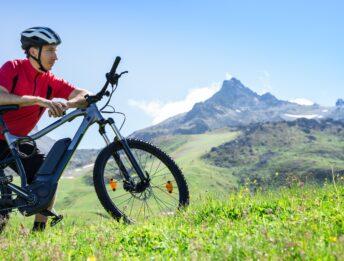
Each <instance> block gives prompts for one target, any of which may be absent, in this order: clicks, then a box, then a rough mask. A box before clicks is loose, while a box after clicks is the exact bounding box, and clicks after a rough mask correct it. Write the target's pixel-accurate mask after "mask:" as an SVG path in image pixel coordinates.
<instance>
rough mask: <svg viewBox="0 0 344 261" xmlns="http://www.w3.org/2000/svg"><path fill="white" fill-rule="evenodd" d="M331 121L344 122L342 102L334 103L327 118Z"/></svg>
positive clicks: (340, 100)
mask: <svg viewBox="0 0 344 261" xmlns="http://www.w3.org/2000/svg"><path fill="white" fill-rule="evenodd" d="M329 117H330V118H332V119H335V120H338V121H343V122H344V100H343V99H338V100H337V102H336V107H335V108H334V110H332V111H331V114H330V116H329Z"/></svg>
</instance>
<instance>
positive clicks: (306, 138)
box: [202, 119, 344, 186]
mask: <svg viewBox="0 0 344 261" xmlns="http://www.w3.org/2000/svg"><path fill="white" fill-rule="evenodd" d="M343 141H344V123H343V122H339V121H334V120H332V119H326V120H320V121H318V120H308V119H297V120H295V121H290V122H287V121H281V122H268V123H256V124H251V125H249V126H246V127H243V128H241V134H240V136H239V137H237V138H236V139H234V140H232V141H229V142H226V143H224V144H222V145H220V146H217V147H213V148H212V149H211V150H210V151H209V152H208V153H206V154H205V155H203V157H202V158H203V159H204V160H205V161H206V162H208V163H210V164H212V165H214V166H217V167H222V168H227V169H228V170H232V171H233V175H234V176H235V177H236V178H237V180H239V182H240V183H241V184H245V182H247V180H250V181H253V180H256V183H261V184H260V185H262V186H267V185H279V184H286V183H288V182H290V181H291V180H292V179H294V180H295V179H296V180H300V181H302V182H306V181H315V182H324V181H325V180H326V179H327V180H332V167H333V168H334V172H335V173H334V174H335V175H341V176H342V177H344V162H343V159H344V151H343Z"/></svg>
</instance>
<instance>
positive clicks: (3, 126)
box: [0, 113, 9, 144]
mask: <svg viewBox="0 0 344 261" xmlns="http://www.w3.org/2000/svg"><path fill="white" fill-rule="evenodd" d="M0 128H1V129H0V133H1V134H2V135H3V136H4V137H5V140H6V142H7V144H9V141H8V139H7V137H6V136H7V135H6V133H8V128H7V125H6V123H5V121H4V119H3V118H2V113H0Z"/></svg>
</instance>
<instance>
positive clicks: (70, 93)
mask: <svg viewBox="0 0 344 261" xmlns="http://www.w3.org/2000/svg"><path fill="white" fill-rule="evenodd" d="M60 43H61V39H60V37H59V35H58V34H57V33H56V32H54V31H53V30H51V29H50V28H47V27H32V28H29V29H27V30H25V31H23V32H22V33H21V46H22V48H23V50H24V51H25V54H26V57H27V59H24V60H13V61H8V62H6V63H5V64H4V65H3V66H2V67H1V68H0V105H8V104H17V105H19V106H20V108H19V109H18V110H16V111H10V112H7V113H6V114H5V115H4V116H3V118H4V121H5V123H6V125H7V127H8V129H9V131H10V133H12V134H14V135H18V136H25V135H28V133H29V132H30V131H31V130H32V129H33V128H34V127H35V126H36V124H37V122H38V121H39V119H40V117H41V116H42V114H43V113H44V111H45V109H48V114H49V116H50V117H51V116H52V117H60V116H62V115H63V113H64V111H65V110H67V109H68V108H83V107H86V106H87V102H86V100H85V98H84V96H85V95H86V94H88V92H87V91H86V90H83V89H78V88H76V87H74V86H73V85H71V84H69V83H67V82H66V81H64V80H62V79H58V78H56V77H55V76H54V75H53V74H52V73H51V72H50V70H51V69H52V67H53V66H54V64H55V62H56V61H57V54H56V50H57V46H58V45H59V44H60ZM53 98H63V99H65V100H67V102H56V101H52V99H53ZM20 150H21V151H22V152H23V153H26V154H30V153H31V151H32V145H31V144H29V143H26V144H23V145H22V146H21V147H20ZM8 152H9V151H8V145H7V143H6V141H5V139H4V136H3V135H1V134H0V159H3V158H5V157H6V156H7V155H8ZM43 161H44V155H43V154H41V153H40V152H39V151H38V153H36V154H35V155H34V156H33V157H31V158H29V159H22V162H23V165H24V168H25V172H26V175H27V180H28V183H29V184H30V183H32V181H33V180H34V177H35V173H36V172H37V171H38V169H39V167H40V166H41V164H42V163H43ZM11 168H13V169H14V170H15V171H16V167H15V165H13V166H11ZM53 201H54V200H53ZM53 203H54V202H51V207H50V209H51V208H52V205H53ZM46 222H47V217H46V216H43V215H41V214H37V215H36V216H35V222H34V226H33V230H34V231H37V230H44V229H45V224H46Z"/></svg>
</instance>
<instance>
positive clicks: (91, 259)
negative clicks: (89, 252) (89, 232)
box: [87, 256, 97, 261]
mask: <svg viewBox="0 0 344 261" xmlns="http://www.w3.org/2000/svg"><path fill="white" fill-rule="evenodd" d="M87 261H97V258H96V257H95V256H89V257H88V258H87Z"/></svg>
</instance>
